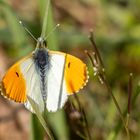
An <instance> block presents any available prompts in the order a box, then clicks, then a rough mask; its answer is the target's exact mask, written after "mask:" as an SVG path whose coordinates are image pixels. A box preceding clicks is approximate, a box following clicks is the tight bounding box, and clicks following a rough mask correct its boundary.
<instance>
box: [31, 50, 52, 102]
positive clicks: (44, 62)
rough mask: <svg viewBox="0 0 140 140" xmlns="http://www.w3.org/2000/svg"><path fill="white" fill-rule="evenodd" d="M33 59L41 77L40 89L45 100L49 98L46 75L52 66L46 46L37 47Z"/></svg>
mask: <svg viewBox="0 0 140 140" xmlns="http://www.w3.org/2000/svg"><path fill="white" fill-rule="evenodd" d="M33 59H34V62H35V67H36V71H37V73H38V75H39V78H40V89H41V93H42V97H43V100H44V102H45V101H46V98H47V91H46V85H47V84H46V82H47V81H46V75H47V72H48V71H49V67H50V64H49V54H48V51H47V50H46V49H44V48H40V49H37V50H36V51H35V53H34V57H33Z"/></svg>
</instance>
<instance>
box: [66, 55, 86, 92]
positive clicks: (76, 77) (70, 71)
mask: <svg viewBox="0 0 140 140" xmlns="http://www.w3.org/2000/svg"><path fill="white" fill-rule="evenodd" d="M64 77H65V81H66V87H67V91H68V93H69V94H72V93H75V92H78V91H79V90H80V89H82V88H83V86H85V85H86V83H87V81H88V74H87V67H86V64H84V63H83V62H82V61H81V60H80V59H78V58H76V57H74V56H72V55H69V54H66V62H65V74H64Z"/></svg>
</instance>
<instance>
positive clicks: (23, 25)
mask: <svg viewBox="0 0 140 140" xmlns="http://www.w3.org/2000/svg"><path fill="white" fill-rule="evenodd" d="M19 23H20V24H21V25H22V27H23V28H24V29H25V31H26V32H27V33H28V34H29V35H30V36H31V37H32V38H33V39H34V40H35V41H36V42H37V39H36V38H35V36H34V35H33V34H32V33H31V32H30V31H29V30H28V28H27V27H26V26H25V24H24V23H23V22H22V21H19Z"/></svg>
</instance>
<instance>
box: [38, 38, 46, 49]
mask: <svg viewBox="0 0 140 140" xmlns="http://www.w3.org/2000/svg"><path fill="white" fill-rule="evenodd" d="M46 47H47V42H46V40H45V39H44V38H43V37H39V38H38V39H37V48H46Z"/></svg>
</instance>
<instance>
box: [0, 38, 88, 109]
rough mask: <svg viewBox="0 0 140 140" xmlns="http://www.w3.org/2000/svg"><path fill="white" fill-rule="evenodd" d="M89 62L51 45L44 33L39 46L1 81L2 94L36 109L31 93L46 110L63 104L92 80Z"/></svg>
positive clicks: (60, 106)
mask: <svg viewBox="0 0 140 140" xmlns="http://www.w3.org/2000/svg"><path fill="white" fill-rule="evenodd" d="M88 77H89V76H88V71H87V67H86V64H85V63H84V62H82V61H81V60H80V59H79V58H77V57H75V56H72V55H70V54H67V53H63V52H59V51H51V50H49V49H48V48H47V44H46V41H45V39H44V38H43V37H39V38H38V39H37V45H36V48H35V50H34V51H33V52H32V53H30V54H29V55H27V56H26V57H25V58H23V59H21V60H19V61H18V62H17V63H15V64H14V65H13V66H11V68H10V69H9V70H8V71H7V72H6V74H5V76H4V77H3V79H2V81H1V89H2V92H1V93H2V95H3V96H5V97H7V98H9V99H11V100H14V101H15V102H19V103H24V105H25V107H26V108H27V109H28V110H30V111H31V112H34V110H33V108H32V106H31V104H30V102H29V101H28V98H27V96H29V97H30V98H31V99H32V100H33V101H34V102H35V103H36V104H37V105H38V107H39V111H40V112H43V111H44V109H45V108H46V109H47V110H48V111H52V112H55V111H57V110H58V109H60V108H62V107H63V106H64V104H65V102H66V101H67V99H68V96H69V95H72V94H75V93H77V92H78V91H79V90H80V89H82V88H83V87H84V86H85V85H86V83H87V81H88Z"/></svg>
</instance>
